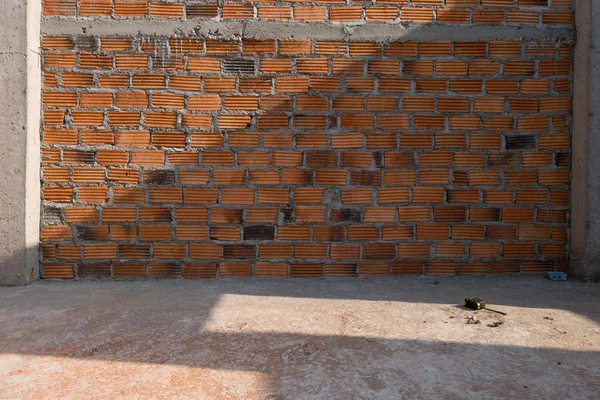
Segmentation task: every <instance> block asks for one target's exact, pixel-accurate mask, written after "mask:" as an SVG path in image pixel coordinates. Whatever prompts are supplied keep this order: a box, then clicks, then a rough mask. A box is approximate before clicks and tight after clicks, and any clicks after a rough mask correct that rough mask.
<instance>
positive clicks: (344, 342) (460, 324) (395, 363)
mask: <svg viewBox="0 0 600 400" xmlns="http://www.w3.org/2000/svg"><path fill="white" fill-rule="evenodd" d="M597 288H598V286H597V285H588V284H583V283H580V282H566V283H562V284H561V285H559V284H557V283H554V282H546V281H544V280H542V279H540V278H537V279H515V278H511V279H502V278H499V279H466V278H465V279H462V278H461V279H442V280H440V284H439V285H437V286H435V287H433V288H432V287H431V285H428V284H427V279H413V278H410V279H408V278H407V279H385V280H371V279H369V280H362V279H354V280H345V279H325V280H263V279H252V280H218V281H202V282H189V281H138V282H98V281H97V282H89V281H88V282H43V283H38V284H34V285H32V286H29V287H25V288H4V289H2V290H0V336H1V337H3V344H2V346H1V348H0V353H2V354H4V355H5V356H10V355H19V356H29V355H34V356H40V357H51V358H52V359H58V360H63V361H60V363H59V364H61V365H63V366H62V368H67V370H68V367H67V366H65V365H68V364H72V363H78V362H85V361H95V362H97V363H98V365H103V364H102V363H105V362H111V363H114V365H118V366H119V367H118V369H119V370H121V368H124V369H123V371H126V370H130V369H131V368H134V369H135V368H137V367H136V366H137V365H140V364H150V365H157V366H158V365H161V366H166V365H174V366H184V367H191V368H192V369H194V370H197V371H199V372H196V373H197V374H200V373H201V372H202V371H204V372H202V373H204V374H206V371H207V370H210V371H216V372H215V373H216V374H225V373H230V372H231V371H233V372H231V373H249V374H259V375H261V376H264V377H266V378H265V382H264V383H263V386H262V390H260V391H259V392H260V393H261V395H260V397H254V396H255V395H256V393H255V394H254V395H248V393H246V394H244V396H246V395H248V396H250V397H248V396H246V397H245V398H265V399H298V398H301V399H304V398H306V399H325V398H341V399H345V398H348V399H349V398H353V399H356V398H358V399H396V398H432V399H433V398H450V399H453V398H456V399H458V398H557V399H564V398H581V399H583V398H595V396H596V394H597V393H598V392H599V391H600V383H598V382H600V369H598V365H600V351H595V350H593V351H592V350H590V348H592V349H594V348H597V347H593V346H592V347H589V346H588V347H586V346H583V347H582V346H579V347H578V346H577V345H573V346H570V347H569V346H566V347H565V346H563V345H564V343H565V340H566V339H565V338H567V337H572V335H573V334H574V333H573V332H577V329H576V327H570V326H567V327H566V326H564V324H563V325H561V322H560V318H561V317H562V316H564V311H563V310H568V311H569V312H573V313H575V314H578V315H579V316H581V317H585V318H589V319H591V320H593V321H596V322H597V321H598V315H599V313H600V306H599V304H600V302H598V300H599V298H598V297H600V294H598V290H597ZM465 295H482V296H485V297H486V299H487V298H489V299H490V303H492V302H493V303H494V305H495V306H496V307H498V308H500V307H504V308H503V309H502V310H503V311H507V312H508V314H509V315H508V316H507V317H497V316H495V315H486V313H481V312H480V313H479V314H478V315H479V318H480V320H481V322H482V323H480V324H473V325H466V324H465V323H466V320H465V318H466V317H467V316H469V315H472V314H473V312H472V311H467V310H463V309H462V308H460V307H456V304H457V303H460V302H461V300H462V298H463V297H464V296H465ZM315 307H317V309H316V310H315ZM319 307H320V308H319ZM413 309H414V311H413ZM361 310H362V311H361ZM365 310H367V311H365ZM368 310H372V311H368ZM371 313H372V314H373V319H370V317H369V315H370V314H371ZM517 314H518V315H517ZM524 314H525V319H527V318H529V317H528V315H530V318H531V319H532V321H535V322H532V325H535V326H536V327H535V328H531V329H530V330H529V331H519V330H518V329H517V330H516V331H515V330H514V329H512V328H511V323H512V321H511V318H514V319H515V320H516V319H519V320H522V319H523V317H524ZM546 317H548V319H547V320H546V319H545V318H546ZM442 319H443V320H442ZM299 320H301V321H300V322H298V321H299ZM542 320H543V321H542ZM555 320H556V321H555ZM375 321H379V322H377V324H383V325H385V332H384V331H382V330H381V329H382V328H381V326H375V325H372V324H375V323H376V322H375ZM493 321H503V322H504V323H505V325H504V326H500V327H498V328H491V327H488V326H487V325H488V322H493ZM539 321H541V322H542V323H544V324H546V325H544V326H543V327H542V328H543V330H542V331H540V327H539ZM339 324H342V325H339ZM300 325H302V328H299V326H300ZM340 326H342V327H343V329H342V330H340ZM506 327H508V330H506V329H505V328H506ZM519 329H521V328H519ZM300 330H301V331H302V332H301V331H300ZM307 332H309V333H307ZM310 332H314V333H310ZM597 333H598V332H597V330H596V333H595V335H596V336H597ZM588 334H589V332H588ZM457 335H458V336H457ZM505 335H509V337H512V336H510V335H514V342H512V340H509V341H508V342H509V344H507V343H506V340H505V339H506V336H505ZM570 335H571V336H570ZM593 336H594V334H593V332H592V333H591V336H590V337H589V339H581V340H588V341H591V340H595V339H593ZM503 337H504V339H503ZM531 337H536V338H537V337H539V339H536V340H538V341H539V342H536V340H531ZM572 339H577V338H573V337H572ZM523 340H527V341H528V344H523V343H524V342H523ZM30 362H31V361H30ZM123 365H125V366H123ZM127 365H132V366H131V367H127ZM113 368H114V367H113ZM128 368H129V369H128ZM227 371H229V372H227ZM89 373H90V374H93V372H91V371H90V372H89ZM113 373H117V374H118V373H119V372H118V371H114V372H113ZM123 373H124V374H126V375H125V376H128V375H127V374H131V372H127V373H126V372H123ZM157 373H158V371H157ZM192 374H194V373H192ZM194 376H195V375H194ZM123 379H125V380H126V379H127V378H123ZM190 379H191V378H190ZM198 379H201V378H200V377H198ZM210 379H212V380H214V382H212V381H210V380H209V382H212V384H214V387H215V390H216V391H217V392H219V391H220V390H225V389H224V388H225V386H226V385H225V383H223V382H221V381H219V379H218V378H215V377H212V378H210ZM1 381H2V380H0V382H1ZM10 382H12V381H11V378H6V379H5V380H4V384H5V385H8V387H10ZM230 384H231V385H233V386H234V387H237V386H236V383H235V382H231V383H230ZM123 385H124V387H125V393H127V390H128V389H127V388H128V386H127V384H126V383H123ZM209 385H211V383H209ZM223 385H225V386H223ZM243 385H244V384H243V383H241V382H240V383H239V385H238V386H240V387H243ZM0 386H1V385H0ZM129 389H131V390H133V389H132V388H131V387H129ZM240 390H241V389H240ZM0 393H2V392H1V391H0ZM223 393H225V392H223ZM240 393H242V392H240ZM242 394H243V393H242ZM269 394H270V395H269ZM244 396H242V395H240V397H238V398H244ZM265 396H266V397H265ZM269 396H271V397H269ZM277 396H279V397H277ZM215 398H218V397H215ZM225 398H227V397H225ZM232 398H236V397H232Z"/></svg>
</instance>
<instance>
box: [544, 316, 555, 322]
mask: <svg viewBox="0 0 600 400" xmlns="http://www.w3.org/2000/svg"><path fill="white" fill-rule="evenodd" d="M544 319H547V320H548V321H554V318H551V317H548V316H546V317H544Z"/></svg>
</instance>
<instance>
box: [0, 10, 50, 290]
mask: <svg viewBox="0 0 600 400" xmlns="http://www.w3.org/2000/svg"><path fill="white" fill-rule="evenodd" d="M5 3H7V4H5V6H6V7H4V10H5V12H4V13H3V14H1V15H0V35H1V36H2V37H3V41H2V42H1V44H0V87H2V88H3V89H4V90H3V96H2V97H0V109H1V110H2V113H0V127H1V128H0V129H2V130H1V132H2V146H1V147H0V240H1V243H2V246H0V284H1V285H22V284H26V283H28V282H30V281H32V280H35V279H36V278H37V277H38V275H39V272H38V270H39V265H38V264H39V262H38V258H39V250H38V242H39V239H38V238H39V220H40V218H39V214H40V212H39V210H40V177H39V160H40V156H39V154H40V150H39V120H40V96H41V94H40V89H41V73H40V60H39V38H40V23H39V21H40V11H41V2H40V1H39V0H27V1H26V0H5Z"/></svg>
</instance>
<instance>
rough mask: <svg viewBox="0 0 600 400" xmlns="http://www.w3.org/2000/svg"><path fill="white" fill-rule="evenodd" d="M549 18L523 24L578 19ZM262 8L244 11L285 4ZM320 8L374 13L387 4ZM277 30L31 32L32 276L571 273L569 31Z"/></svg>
mask: <svg viewBox="0 0 600 400" xmlns="http://www.w3.org/2000/svg"><path fill="white" fill-rule="evenodd" d="M71 3H73V4H74V6H72V7H71V6H69V4H71ZM84 3H85V4H84ZM100 3H102V2H93V7H92V6H90V5H89V4H91V3H90V2H85V1H80V3H79V4H78V3H76V2H75V1H72V2H65V1H62V0H61V1H58V0H54V1H48V0H46V3H45V10H46V13H47V14H53V13H54V14H57V13H58V14H60V12H63V11H60V12H57V11H52V10H57V7H58V5H60V6H61V7H58V9H59V10H66V11H64V13H66V14H64V13H63V14H61V15H73V16H74V15H75V14H76V12H77V10H79V11H78V12H79V14H78V15H99V16H100V15H107V16H109V15H114V16H118V15H117V11H116V10H117V6H118V5H119V4H121V3H122V2H121V1H116V2H115V3H114V4H113V2H111V1H107V2H105V3H106V5H103V4H104V3H102V4H100ZM134 3H135V2H129V3H128V4H131V7H134V5H133V4H134ZM510 3H511V4H512V3H513V2H512V1H511V2H510ZM543 3H544V4H545V6H546V8H547V9H546V8H541V9H540V8H539V6H542V4H537V2H536V4H533V3H532V4H529V3H528V4H527V5H524V9H523V10H521V9H518V10H514V11H519V13H525V14H527V15H529V14H531V13H534V14H535V15H536V17H535V18H537V19H536V23H539V22H540V21H542V23H545V22H544V21H546V22H548V21H549V20H548V17H544V15H549V14H547V13H554V12H560V13H568V14H569V15H570V14H571V11H568V10H567V11H565V10H563V11H556V10H554V8H552V7H554V3H553V4H552V5H548V4H547V2H545V1H544V2H543ZM65 4H66V6H65ZM253 4H254V3H252V4H251V3H248V4H244V5H242V6H243V7H246V8H247V7H255V6H256V4H254V5H253ZM440 4H441V2H440ZM523 4H524V3H523ZM557 4H559V7H566V8H568V7H570V4H569V5H568V6H567V5H566V3H564V4H563V2H561V3H557ZM411 5H420V4H418V3H416V2H413V3H411ZM63 6H64V7H63ZM113 6H114V7H115V8H114V9H113V8H111V7H113ZM226 6H234V5H228V4H225V5H219V6H218V5H216V4H196V3H194V4H192V3H191V2H190V3H187V2H186V3H160V4H158V3H157V2H154V3H151V5H150V8H148V7H146V8H145V11H143V13H142V8H140V11H139V13H140V14H139V15H137V14H136V16H139V17H142V16H145V17H148V15H149V17H152V16H155V15H157V14H154V11H153V10H158V9H160V10H162V11H160V13H161V14H160V16H163V17H164V16H171V15H172V16H176V17H177V18H179V17H183V16H184V14H183V12H184V11H185V12H186V13H187V16H188V18H189V17H190V16H193V15H190V12H192V14H193V13H195V12H199V11H198V10H200V8H202V7H207V9H208V8H210V9H211V10H213V9H214V10H216V11H214V10H213V11H214V12H216V13H218V14H217V15H213V14H211V17H215V16H216V17H222V18H227V15H230V11H227V10H226V9H227V7H226ZM495 6H496V8H494V7H492V9H491V11H494V12H497V11H498V9H500V10H502V13H503V15H505V16H506V15H509V14H511V13H510V11H511V10H510V9H506V8H498V7H497V6H498V4H495ZM529 6H532V7H533V6H535V7H537V8H534V9H532V10H528V9H527V7H529ZM551 6H552V7H551ZM53 7H54V8H53ZM89 7H92V8H89ZM94 7H95V8H94ZM136 7H137V6H136ZM236 7H238V5H236ZM256 7H257V10H258V14H257V13H253V14H252V15H248V16H247V17H248V18H254V17H256V16H258V17H259V18H260V15H261V9H263V12H266V11H265V10H270V11H268V12H273V13H275V12H277V13H278V14H277V15H280V14H281V13H283V11H282V10H283V9H286V7H287V8H290V7H291V6H289V5H284V6H279V5H277V6H272V5H269V6H263V5H262V4H259V5H258V6H256ZM311 7H313V6H311ZM280 8H281V9H282V10H279V9H280ZM293 8H294V14H293V15H294V16H296V9H297V8H299V7H298V6H296V5H294V6H293ZM313 8H318V9H321V8H323V9H325V10H326V12H325V15H328V16H329V19H330V20H335V19H336V18H345V17H344V16H346V15H350V16H352V18H354V17H357V18H358V16H359V11H360V16H361V18H363V17H365V15H366V16H367V20H368V16H369V12H371V13H373V12H375V10H373V9H379V8H386V9H387V8H388V7H387V6H385V7H379V6H374V7H369V6H366V7H365V6H348V7H337V6H333V5H332V6H330V7H329V10H327V9H326V7H324V6H323V7H321V6H314V7H313ZM338 8H339V9H340V10H336V9H338ZM389 8H390V10H392V9H395V10H397V7H389ZM175 9H177V10H181V12H180V11H177V12H175V11H173V10H175ZM276 9H277V10H276ZM82 10H96V12H98V13H100V14H89V13H88V14H84V13H82ZM148 10H150V14H147V12H148ZM369 10H371V11H369ZM415 10H420V11H419V12H429V11H431V10H432V9H431V8H430V7H420V8H415ZM461 10H463V11H464V10H467V11H468V15H469V18H473V20H472V22H473V23H476V22H475V21H474V15H475V14H476V12H479V11H482V12H483V11H489V10H487V8H486V7H485V6H484V4H482V5H481V6H480V7H474V8H472V9H471V8H464V9H461ZM213 11H211V12H213ZM434 11H435V12H434ZM86 12H88V11H86ZM377 12H379V11H377ZM400 12H401V13H402V15H406V14H405V13H406V11H405V10H404V9H403V8H402V9H401V10H400V11H399V12H398V14H395V15H399V14H400ZM431 12H432V13H434V14H432V15H437V21H438V22H440V21H441V20H440V15H443V13H440V10H439V9H437V8H435V7H434V10H433V11H431ZM104 13H107V14H104ZM165 13H166V14H165ZM347 13H350V14H347ZM386 13H387V11H386ZM200 14H202V13H200ZM200 14H198V16H200ZM384 14H385V13H384ZM384 14H382V15H384ZM377 15H379V14H377ZM202 16H204V14H202ZM285 16H287V14H285ZM528 18H533V16H531V17H528ZM469 21H471V20H469ZM469 21H467V22H469ZM502 21H503V23H505V21H506V20H504V19H503V20H502ZM323 23H327V22H323ZM553 23H556V22H553ZM568 23H571V22H570V20H569V22H568ZM123 24H127V22H126V21H123ZM423 29H427V28H423ZM273 36H274V38H273V39H262V40H258V39H252V38H232V39H223V38H216V37H211V36H207V35H201V36H196V35H188V34H186V35H183V36H181V35H172V36H150V35H149V36H140V35H135V34H131V35H129V36H123V35H119V36H113V35H110V33H107V34H106V35H96V36H87V35H75V36H71V35H69V36H61V35H56V34H53V35H48V34H46V35H45V36H44V37H43V56H44V65H43V70H44V82H43V86H44V89H43V114H44V115H43V121H44V128H43V131H42V182H43V200H44V210H43V215H44V226H43V227H42V230H41V239H42V242H43V245H42V275H43V277H45V278H74V277H80V278H89V277H113V278H132V277H150V278H160V277H182V276H183V277H186V278H198V277H215V276H221V277H229V276H241V277H249V276H252V275H255V276H277V277H286V276H291V277H316V276H323V275H325V276H357V275H359V276H387V275H407V274H408V275H421V274H426V275H456V274H459V275H465V274H489V273H491V274H511V273H519V272H524V273H543V272H545V271H549V270H566V269H567V268H568V261H567V250H568V220H569V182H570V123H571V121H570V115H571V114H570V113H571V85H572V82H571V81H572V42H571V40H570V39H569V38H564V39H560V38H559V39H554V40H548V41H543V40H526V39H523V40H485V41H483V40H482V41H445V40H444V37H443V36H441V37H440V38H439V39H440V40H436V41H419V40H406V41H389V42H385V43H381V42H376V41H356V40H351V39H349V40H337V41H331V40H323V39H322V38H314V39H302V40H293V39H279V38H277V37H276V36H277V32H273ZM413 36H414V35H413Z"/></svg>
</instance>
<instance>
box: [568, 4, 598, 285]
mask: <svg viewBox="0 0 600 400" xmlns="http://www.w3.org/2000/svg"><path fill="white" fill-rule="evenodd" d="M575 7H576V9H575V25H576V28H577V45H576V47H575V71H574V72H575V75H574V88H573V89H574V94H573V139H572V147H573V156H572V163H573V165H572V176H571V181H572V186H571V255H570V258H571V271H572V273H573V275H575V276H576V277H577V278H579V279H586V280H600V2H598V1H595V0H576V2H575Z"/></svg>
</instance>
